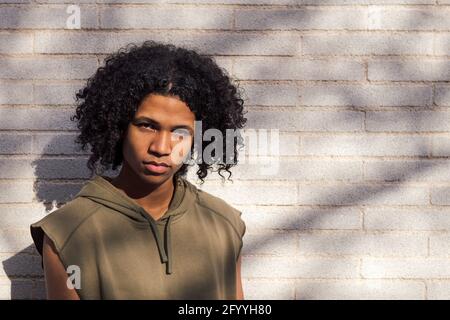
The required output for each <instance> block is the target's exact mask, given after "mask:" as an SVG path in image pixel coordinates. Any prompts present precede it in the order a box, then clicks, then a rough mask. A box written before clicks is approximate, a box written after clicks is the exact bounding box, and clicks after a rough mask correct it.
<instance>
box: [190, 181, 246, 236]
mask: <svg viewBox="0 0 450 320" xmlns="http://www.w3.org/2000/svg"><path fill="white" fill-rule="evenodd" d="M194 187H195V188H196V194H197V196H196V204H197V206H198V207H199V208H200V210H203V211H206V212H207V213H208V214H213V215H215V216H217V217H219V219H222V220H224V221H226V222H228V223H229V224H231V225H232V227H233V228H234V229H236V231H237V232H238V233H239V234H241V233H242V232H243V230H242V229H243V228H245V226H244V222H243V220H242V218H241V215H242V212H241V211H240V210H238V209H237V208H235V207H233V206H232V205H231V204H230V203H228V202H227V201H225V200H224V199H222V198H220V197H219V196H217V195H214V194H212V193H210V192H208V191H205V190H202V189H200V188H197V187H196V186H194Z"/></svg>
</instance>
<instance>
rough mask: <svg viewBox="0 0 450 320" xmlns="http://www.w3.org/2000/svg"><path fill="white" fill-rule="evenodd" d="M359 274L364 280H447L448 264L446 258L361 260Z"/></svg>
mask: <svg viewBox="0 0 450 320" xmlns="http://www.w3.org/2000/svg"><path fill="white" fill-rule="evenodd" d="M361 274H362V276H363V277H365V278H404V279H439V278H448V277H450V264H449V263H448V259H447V258H446V259H439V258H423V259H422V258H408V259H398V258H393V259H382V258H363V259H362V266H361Z"/></svg>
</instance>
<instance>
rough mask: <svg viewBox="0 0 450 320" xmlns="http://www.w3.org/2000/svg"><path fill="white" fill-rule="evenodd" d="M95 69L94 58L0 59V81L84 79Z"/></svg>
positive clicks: (95, 61)
mask: <svg viewBox="0 0 450 320" xmlns="http://www.w3.org/2000/svg"><path fill="white" fill-rule="evenodd" d="M96 69H97V59H95V58H62V57H52V58H3V59H0V70H1V71H0V79H34V80H37V79H57V80H63V79H86V78H88V77H90V76H91V74H93V73H94V72H95V70H96Z"/></svg>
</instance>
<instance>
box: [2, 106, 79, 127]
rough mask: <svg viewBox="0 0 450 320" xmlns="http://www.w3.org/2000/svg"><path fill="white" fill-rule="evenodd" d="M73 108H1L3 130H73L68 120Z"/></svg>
mask: <svg viewBox="0 0 450 320" xmlns="http://www.w3.org/2000/svg"><path fill="white" fill-rule="evenodd" d="M73 112H74V110H73V109H67V108H52V107H48V108H1V109H0V128H2V129H3V130H75V129H76V124H75V122H73V121H70V116H72V114H73Z"/></svg>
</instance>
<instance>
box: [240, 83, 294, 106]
mask: <svg viewBox="0 0 450 320" xmlns="http://www.w3.org/2000/svg"><path fill="white" fill-rule="evenodd" d="M243 89H244V91H245V96H246V100H247V101H246V104H247V105H260V106H295V105H296V104H297V100H298V99H297V97H298V89H297V87H295V86H293V85H266V84H264V85H253V84H245V85H243Z"/></svg>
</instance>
